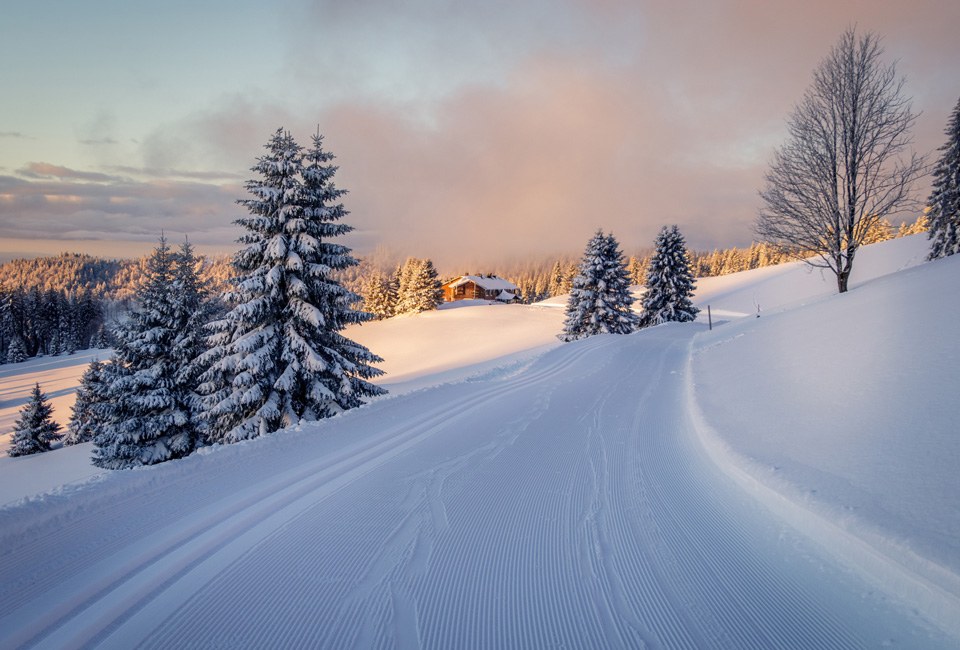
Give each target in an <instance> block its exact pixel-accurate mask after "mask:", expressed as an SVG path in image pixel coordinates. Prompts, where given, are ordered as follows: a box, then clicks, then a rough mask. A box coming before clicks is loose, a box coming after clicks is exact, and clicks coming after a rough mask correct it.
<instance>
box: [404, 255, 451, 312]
mask: <svg viewBox="0 0 960 650" xmlns="http://www.w3.org/2000/svg"><path fill="white" fill-rule="evenodd" d="M442 303H443V283H441V282H440V277H439V275H438V273H437V269H436V268H435V267H434V266H433V261H432V260H429V259H426V260H421V259H417V258H415V257H409V258H407V261H406V263H404V265H403V269H402V270H401V272H400V278H399V286H398V288H397V308H396V312H397V313H398V314H419V313H420V312H424V311H430V310H431V309H436V308H437V307H438V306H439V305H440V304H442Z"/></svg>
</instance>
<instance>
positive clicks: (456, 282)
mask: <svg viewBox="0 0 960 650" xmlns="http://www.w3.org/2000/svg"><path fill="white" fill-rule="evenodd" d="M519 296H520V289H519V288H518V287H517V285H515V284H514V283H512V282H509V281H507V280H504V279H503V278H501V277H497V276H496V275H493V274H483V273H481V274H479V275H461V276H460V277H459V278H455V279H453V280H450V282H447V283H446V284H445V285H443V299H444V300H445V301H446V302H454V301H456V300H490V301H491V302H493V301H498V302H518V301H519V300H520V297H519Z"/></svg>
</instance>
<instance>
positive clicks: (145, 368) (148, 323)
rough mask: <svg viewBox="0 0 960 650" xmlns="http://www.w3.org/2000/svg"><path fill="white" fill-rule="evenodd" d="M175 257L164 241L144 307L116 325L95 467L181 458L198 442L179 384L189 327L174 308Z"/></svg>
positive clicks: (153, 262)
mask: <svg viewBox="0 0 960 650" xmlns="http://www.w3.org/2000/svg"><path fill="white" fill-rule="evenodd" d="M173 264H174V259H173V255H171V254H170V247H169V246H168V245H167V242H166V239H164V238H163V237H161V238H160V245H159V246H158V247H157V248H156V249H155V250H154V252H153V255H151V257H150V258H149V260H148V261H147V268H146V272H145V277H144V281H143V284H142V285H141V287H140V290H139V294H138V298H139V302H140V306H139V308H137V309H135V310H134V311H133V312H132V313H131V315H130V318H129V320H127V321H126V322H125V323H124V325H123V326H122V327H121V328H119V330H118V336H117V345H116V350H117V356H116V363H115V364H112V365H109V366H108V368H109V371H108V372H106V373H105V379H107V378H109V382H110V383H109V389H108V393H107V394H108V398H109V402H107V403H105V404H102V405H101V408H102V409H103V411H104V413H103V423H102V425H101V426H100V431H99V432H98V433H97V435H96V437H95V438H94V445H95V447H94V452H93V464H94V465H96V466H98V467H103V468H105V469H126V468H131V467H137V466H139V465H153V464H155V463H160V462H163V461H166V460H171V459H174V458H182V457H184V456H186V455H188V454H189V453H190V452H192V451H193V450H194V448H195V446H196V441H197V436H196V429H195V428H194V426H193V422H192V418H191V403H190V397H189V393H188V391H187V390H186V389H185V387H183V386H181V385H180V384H179V383H178V380H177V375H178V373H179V371H180V367H179V364H180V360H178V359H176V358H175V357H174V351H173V348H174V342H175V340H176V338H177V337H178V336H179V335H180V334H181V333H182V332H183V330H184V329H185V327H186V323H185V322H184V315H183V313H182V312H178V311H177V302H178V300H179V298H177V297H175V294H176V293H177V292H176V291H175V286H174V281H175V277H176V276H175V273H174V266H173Z"/></svg>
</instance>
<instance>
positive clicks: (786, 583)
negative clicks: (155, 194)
mask: <svg viewBox="0 0 960 650" xmlns="http://www.w3.org/2000/svg"><path fill="white" fill-rule="evenodd" d="M925 248H926V242H925V241H924V240H923V239H922V237H914V238H908V239H904V240H896V241H893V242H885V243H883V244H881V245H876V246H871V247H868V248H866V249H863V250H862V251H861V253H860V255H859V257H858V262H857V263H858V264H859V265H860V266H859V267H858V268H859V270H860V271H861V272H862V274H860V275H857V276H855V278H854V282H853V283H852V286H853V290H852V291H851V292H850V293H849V294H847V295H845V296H840V297H832V294H833V292H834V291H835V289H834V288H833V284H832V281H831V280H830V279H829V278H827V280H821V279H819V273H816V274H811V273H808V272H807V271H806V269H805V268H804V267H801V266H797V265H788V266H785V267H777V268H775V269H761V270H758V271H753V272H748V273H742V274H736V275H733V276H724V277H722V278H711V279H707V280H701V281H700V283H699V290H698V304H699V305H700V306H701V307H702V306H704V304H707V302H709V304H711V305H712V308H713V311H714V315H715V317H716V316H717V314H718V313H719V314H720V315H721V318H722V320H727V321H729V322H727V323H726V324H724V325H723V326H721V327H718V328H716V329H715V330H714V331H713V332H707V331H706V325H705V323H698V324H689V325H685V326H678V325H672V326H663V327H658V328H653V329H652V330H647V331H644V332H640V333H637V334H635V335H632V336H627V337H613V336H604V337H594V338H593V339H589V340H585V341H580V342H577V343H571V344H565V345H559V344H558V343H557V342H556V339H555V338H554V336H555V334H556V333H557V332H558V331H559V330H560V324H561V323H562V319H563V310H562V309H559V308H558V306H561V305H562V301H557V300H556V299H554V301H553V302H559V303H560V305H558V306H548V305H539V306H532V307H523V306H457V307H456V308H453V309H444V310H441V311H438V312H432V313H429V314H423V315H418V316H410V317H402V318H396V319H390V320H388V321H383V322H380V323H368V324H365V325H364V326H363V327H361V328H356V329H354V330H351V331H350V332H349V333H348V335H349V336H351V337H353V338H355V339H356V340H358V341H360V342H362V343H364V344H365V345H368V346H369V347H370V348H371V349H372V350H373V351H375V352H377V353H378V354H381V355H383V356H385V357H386V358H387V363H386V364H385V367H386V369H387V371H388V375H387V376H386V377H384V378H382V382H381V383H385V384H387V385H388V386H391V387H392V388H394V392H393V395H392V396H390V397H388V398H385V399H381V400H377V401H376V402H374V403H372V404H370V405H368V406H366V407H364V408H361V409H358V410H355V411H352V412H349V413H347V414H344V415H343V416H341V417H337V418H333V419H331V420H327V421H324V422H321V423H317V424H304V425H302V426H301V427H298V429H299V431H291V432H286V433H284V434H283V435H275V436H271V437H269V438H266V439H262V440H256V441H252V442H249V443H245V444H241V445H234V446H230V447H221V448H216V449H212V450H204V451H203V452H202V453H199V454H195V455H193V456H191V457H190V458H187V459H184V460H182V461H175V462H171V463H166V464H164V465H162V466H158V467H155V468H149V469H145V470H138V471H127V472H107V473H103V474H102V475H100V476H99V478H96V479H94V480H90V479H84V478H83V477H82V476H80V477H78V478H71V477H72V474H71V470H70V467H71V466H72V465H71V463H73V464H77V466H78V467H81V466H80V465H79V460H78V459H80V460H82V456H81V455H80V454H79V452H81V451H82V449H80V448H74V449H69V450H63V451H55V452H51V453H49V454H45V455H43V456H41V457H33V458H26V459H10V458H0V504H2V503H9V502H10V501H11V500H13V499H11V498H7V497H10V496H12V495H13V492H10V491H9V490H12V489H13V488H11V487H10V484H9V483H5V482H4V479H5V477H7V476H9V475H10V471H11V470H12V468H14V467H16V468H17V469H18V471H21V472H22V476H27V475H30V476H34V477H38V476H39V477H45V478H42V479H41V480H37V481H35V482H34V483H33V484H32V487H31V488H29V489H26V490H23V489H20V488H19V486H18V487H17V490H18V491H17V492H16V497H15V498H19V497H20V496H25V495H28V494H31V493H32V494H37V495H38V496H36V497H35V498H32V499H29V500H27V501H25V502H21V503H20V504H19V505H17V506H15V507H11V506H8V507H6V508H0V548H2V549H3V553H4V555H3V558H4V561H3V563H0V647H2V648H6V647H65V648H66V647H123V648H127V647H158V648H159V647H181V646H189V645H194V646H198V647H218V646H219V647H230V646H239V647H244V646H246V647H276V648H294V647H320V646H323V647H388V646H389V647H394V646H404V647H436V648H449V647H478V648H485V647H491V646H498V647H521V646H523V647H549V646H554V645H556V646H567V647H589V648H596V647H642V646H646V647H651V648H744V649H749V648H824V649H826V648H847V647H851V648H870V647H901V648H953V647H957V646H958V643H960V641H958V639H960V617H957V616H956V613H957V612H958V611H960V600H958V597H960V587H958V586H957V570H956V568H955V567H956V563H955V561H956V557H957V555H956V539H957V538H958V536H957V535H955V534H954V531H955V530H956V528H957V525H958V521H960V515H958V514H957V512H956V510H955V508H956V504H957V497H956V495H957V494H958V491H957V486H956V474H957V473H956V470H955V468H956V466H957V463H956V460H957V458H956V446H955V445H954V446H951V444H952V442H951V441H949V440H946V434H945V433H944V431H945V429H943V428H942V427H941V428H940V429H937V428H936V427H935V426H932V425H931V426H927V425H928V424H930V423H939V425H942V424H943V423H944V422H946V420H945V419H944V418H945V413H946V409H947V408H949V406H950V405H951V404H952V403H953V401H952V395H953V394H955V393H956V390H955V387H956V385H957V383H956V382H957V380H956V378H954V377H951V376H950V374H949V367H950V365H951V364H952V365H953V366H954V367H955V366H956V360H957V353H956V352H957V346H956V344H955V343H953V342H952V341H951V340H950V338H951V337H950V334H951V333H952V331H953V330H954V329H955V327H954V325H953V324H954V323H955V322H956V316H957V314H953V312H950V313H949V314H947V316H948V317H947V318H941V317H940V315H941V314H944V313H945V311H947V312H949V309H946V310H945V309H944V307H943V305H944V304H947V301H952V302H950V303H949V304H950V305H952V307H951V308H952V309H954V310H956V309H957V307H956V305H958V304H960V301H958V300H957V299H956V298H957V296H956V291H955V290H954V289H952V288H950V287H949V286H948V285H950V278H951V277H953V278H955V277H956V274H957V271H958V270H960V269H958V268H957V265H956V263H940V262H938V263H936V264H929V265H924V266H922V267H919V268H915V269H910V270H906V271H903V272H900V273H896V274H894V275H892V276H888V277H882V278H880V279H872V278H874V277H876V276H882V275H884V274H886V273H891V272H894V271H897V270H898V269H901V268H908V269H909V267H912V266H914V265H915V264H916V263H917V262H919V261H920V260H921V259H922V257H923V254H924V253H925ZM947 262H950V260H948V261H947ZM951 264H953V265H952V266H951ZM943 269H946V270H943ZM871 273H872V274H874V275H870V274H871ZM951 292H952V293H951ZM942 296H950V297H949V298H942ZM756 301H759V302H760V303H761V306H762V307H763V317H762V318H760V319H759V320H758V319H756V318H754V317H752V314H753V313H754V312H755V307H754V306H753V305H754V302H756ZM938 301H939V302H938ZM903 313H907V315H906V316H902V314H903ZM744 314H746V315H751V316H749V317H747V318H742V317H741V316H742V315H744ZM896 314H901V316H902V317H893V316H892V315H896ZM951 314H952V315H951ZM865 323H869V326H865ZM845 328H846V329H845ZM849 330H852V331H853V332H854V333H855V334H856V336H849V335H848V334H847V332H848V331H849ZM817 334H822V335H825V336H826V339H825V340H827V344H823V343H821V342H820V340H821V339H819V338H818V339H814V338H813V337H814V336H815V335H817ZM928 343H930V345H931V348H932V349H933V350H934V352H933V353H927V351H926V347H925V346H927V344H928ZM864 351H869V353H870V356H869V360H870V363H868V364H865V365H864V364H860V363H854V362H853V360H852V359H853V357H852V355H861V354H862V353H863V352H864ZM691 352H692V353H693V357H692V359H691ZM844 355H851V356H850V357H844ZM856 358H857V359H860V358H862V356H856ZM838 367H842V369H843V370H844V371H845V372H848V373H849V372H853V374H854V376H855V378H856V380H857V381H856V382H855V383H856V385H857V387H858V392H856V393H855V394H853V395H852V396H851V398H850V399H851V401H852V402H853V403H854V404H856V405H857V407H858V409H857V413H854V414H852V415H849V416H848V415H845V414H844V413H842V411H841V410H840V409H839V408H837V404H838V403H837V402H835V401H831V400H832V396H833V395H834V391H833V390H832V389H833V388H834V386H833V384H831V383H830V382H833V381H835V380H836V377H837V376H839V374H840V373H839V372H837V368H838ZM758 369H766V370H768V371H769V373H772V374H766V375H765V374H762V373H760V372H759V371H758ZM80 370H81V371H82V368H81V369H80ZM78 374H79V373H78ZM920 377H923V378H924V379H923V381H930V382H933V381H934V380H935V381H936V382H938V383H939V384H940V386H941V387H940V388H938V389H937V390H941V389H942V390H944V391H947V393H946V394H945V397H944V396H941V397H943V398H942V399H939V403H938V404H932V405H931V404H929V403H928V400H927V397H926V395H927V390H928V389H929V388H930V387H929V386H925V385H921V384H918V378H920ZM28 381H30V383H31V384H32V380H28ZM429 386H433V387H432V388H428V387H429ZM920 386H922V390H921V388H920ZM951 388H952V391H951ZM415 389H419V390H415ZM825 395H826V396H828V397H829V398H831V399H826V401H824V396H825ZM930 407H933V411H932V415H930V416H928V415H927V413H929V412H930V411H929V408H930ZM817 409H820V410H819V411H817ZM884 409H886V410H884ZM937 409H939V410H937ZM811 410H813V412H818V413H821V414H822V415H823V417H821V418H819V419H814V420H812V421H811V420H809V419H807V420H805V419H804V418H809V413H810V412H811ZM874 412H876V414H875V413H874ZM845 417H846V418H847V419H846V420H844V418H845ZM897 423H900V424H897ZM917 423H921V424H923V425H924V426H917ZM835 424H837V425H840V424H842V425H844V427H845V428H844V429H843V433H844V435H843V436H838V435H836V434H835V433H834V434H833V435H831V434H830V433H829V428H830V427H833V426H834V425H835ZM868 424H869V426H868ZM901 425H902V426H901ZM939 425H938V426H939ZM898 427H899V429H898ZM898 430H902V431H906V430H909V431H910V432H911V435H910V436H909V437H906V436H899V437H898V436H896V435H894V434H895V433H897V431H898ZM776 436H779V438H777V437H776ZM69 453H73V454H76V456H71V457H69V458H68V457H67V454H69ZM935 457H936V458H935ZM54 459H57V460H56V462H54ZM24 461H30V462H32V463H33V465H30V466H28V465H27V464H26V463H25V462H24ZM54 466H56V467H57V468H58V469H57V470H56V471H54V470H53V469H51V468H53V467H54ZM83 471H86V472H88V475H89V472H90V468H89V466H87V467H83ZM886 476H891V477H893V476H895V477H896V478H895V479H894V480H888V481H884V480H882V478H878V477H886ZM67 479H69V480H67ZM84 480H86V482H84ZM45 481H46V482H45ZM70 481H78V482H76V483H73V484H70V485H65V486H63V487H61V488H59V489H56V490H53V491H48V490H44V489H43V488H42V486H43V485H44V484H45V485H47V486H48V487H50V488H52V487H53V486H55V485H60V484H61V483H63V482H68V483H69V482H70ZM900 486H902V487H903V489H902V490H901V489H900ZM5 490H7V492H5ZM31 490H33V491H32V492H31ZM41 491H46V494H43V495H41V494H40V492H41ZM850 497H855V498H856V501H855V502H851V501H850V500H849V498H850ZM851 505H852V507H850V506H851ZM951 508H954V509H951ZM937 519H939V520H940V521H936V520H937ZM943 630H946V631H945V632H944V631H943ZM951 635H952V636H951Z"/></svg>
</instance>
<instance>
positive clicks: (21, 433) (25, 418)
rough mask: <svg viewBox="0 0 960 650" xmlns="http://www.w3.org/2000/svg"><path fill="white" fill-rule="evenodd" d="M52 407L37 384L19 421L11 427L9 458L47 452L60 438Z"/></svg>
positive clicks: (21, 412)
mask: <svg viewBox="0 0 960 650" xmlns="http://www.w3.org/2000/svg"><path fill="white" fill-rule="evenodd" d="M52 415H53V407H52V406H50V402H49V401H48V400H47V396H46V395H44V394H43V393H42V392H41V391H40V384H39V383H37V384H35V385H34V387H33V392H32V393H30V401H29V402H27V404H26V406H24V407H23V409H22V410H21V411H20V419H19V420H17V421H16V423H15V424H14V425H13V437H12V439H11V440H10V450H9V451H8V452H7V453H8V454H9V455H10V456H27V455H29V454H37V453H40V452H42V451H49V450H50V445H51V444H52V443H54V442H56V441H57V440H59V439H60V438H61V437H62V436H61V434H60V433H58V432H59V431H60V425H59V424H57V423H56V422H54V421H53V417H52Z"/></svg>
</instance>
